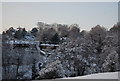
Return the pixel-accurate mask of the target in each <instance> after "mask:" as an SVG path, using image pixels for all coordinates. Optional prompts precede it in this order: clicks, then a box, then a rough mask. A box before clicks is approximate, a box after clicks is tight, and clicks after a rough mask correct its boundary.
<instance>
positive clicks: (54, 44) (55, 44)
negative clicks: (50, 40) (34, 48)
mask: <svg viewBox="0 0 120 81" xmlns="http://www.w3.org/2000/svg"><path fill="white" fill-rule="evenodd" d="M40 45H41V46H59V45H58V44H40Z"/></svg>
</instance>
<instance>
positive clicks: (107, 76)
mask: <svg viewBox="0 0 120 81" xmlns="http://www.w3.org/2000/svg"><path fill="white" fill-rule="evenodd" d="M119 73H120V72H106V73H97V74H91V75H85V76H77V77H67V78H62V79H118V74H119Z"/></svg>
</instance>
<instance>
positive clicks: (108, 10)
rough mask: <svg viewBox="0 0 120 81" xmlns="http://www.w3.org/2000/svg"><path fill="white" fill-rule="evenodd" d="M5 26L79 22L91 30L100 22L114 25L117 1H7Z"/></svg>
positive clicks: (4, 10)
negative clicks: (41, 22)
mask: <svg viewBox="0 0 120 81" xmlns="http://www.w3.org/2000/svg"><path fill="white" fill-rule="evenodd" d="M2 5H3V6H2V9H3V20H2V21H3V30H5V29H7V28H9V27H11V26H13V27H15V28H17V27H18V26H21V27H25V28H26V29H28V30H30V29H31V28H32V27H35V26H36V23H37V22H38V21H43V22H46V23H50V24H52V23H63V24H74V23H77V24H79V26H80V27H81V29H85V30H90V28H92V27H93V26H95V25H97V24H100V25H102V26H104V27H106V28H111V27H112V25H113V24H115V23H116V22H117V21H118V3H117V2H4V3H3V4H2Z"/></svg>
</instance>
